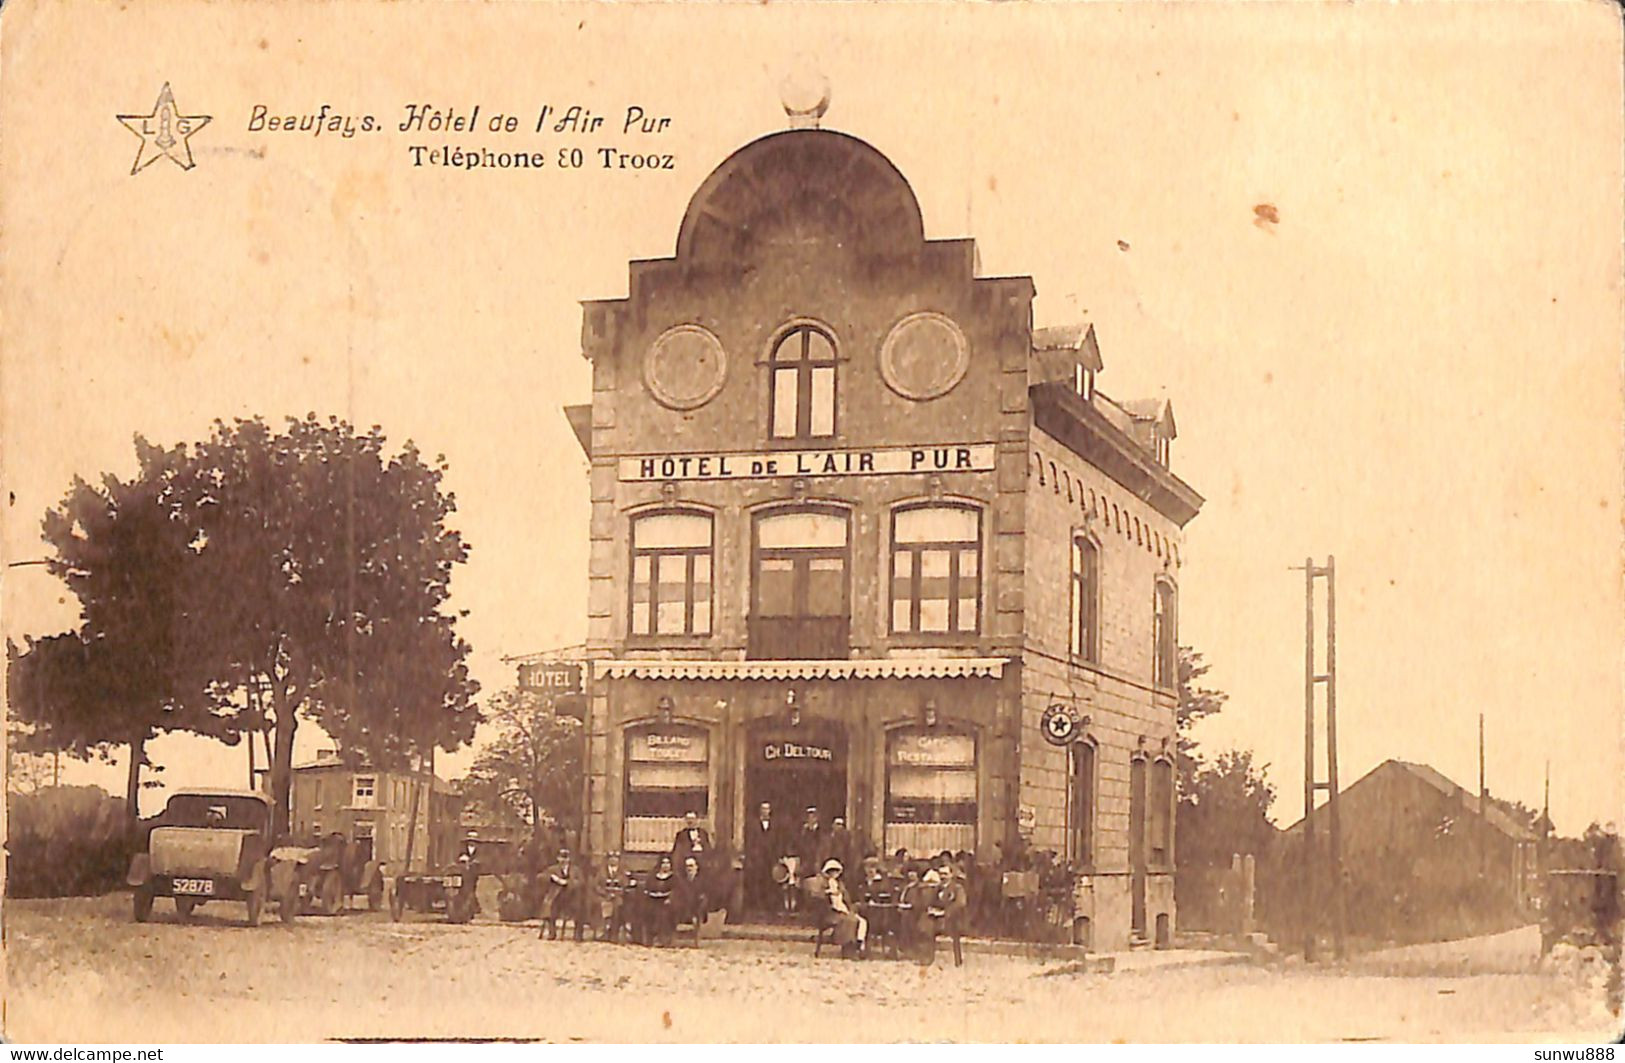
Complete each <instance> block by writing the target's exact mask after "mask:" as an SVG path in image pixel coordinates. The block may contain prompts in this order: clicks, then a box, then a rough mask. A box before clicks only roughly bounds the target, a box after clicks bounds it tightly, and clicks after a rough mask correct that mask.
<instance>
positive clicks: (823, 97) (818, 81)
mask: <svg viewBox="0 0 1625 1063" xmlns="http://www.w3.org/2000/svg"><path fill="white" fill-rule="evenodd" d="M779 103H780V104H782V105H783V107H784V113H785V114H787V115H789V116H790V128H792V129H817V128H818V121H819V119H821V118H823V117H824V112H825V111H827V110H829V78H827V77H825V76H824V75H823V74H820V73H818V72H817V71H815V70H810V69H807V68H801V69H797V70H792V71H791V72H790V73H788V74H786V75H784V78H783V80H781V81H780V82H779Z"/></svg>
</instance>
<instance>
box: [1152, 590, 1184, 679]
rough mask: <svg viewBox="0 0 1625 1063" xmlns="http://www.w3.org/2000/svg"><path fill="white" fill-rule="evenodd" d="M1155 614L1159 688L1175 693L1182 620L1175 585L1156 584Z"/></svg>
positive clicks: (1153, 605) (1153, 622) (1154, 635)
mask: <svg viewBox="0 0 1625 1063" xmlns="http://www.w3.org/2000/svg"><path fill="white" fill-rule="evenodd" d="M1152 612H1153V617H1152V628H1153V644H1154V647H1155V652H1156V673H1155V680H1156V685H1157V686H1158V687H1160V688H1162V689H1163V690H1172V689H1173V688H1174V687H1176V686H1178V684H1179V649H1178V641H1177V640H1178V637H1179V635H1178V628H1179V617H1178V604H1177V601H1176V599H1175V595H1174V585H1173V584H1172V583H1169V582H1168V581H1167V580H1161V579H1159V580H1158V581H1157V589H1156V594H1155V595H1154V598H1153V603H1152Z"/></svg>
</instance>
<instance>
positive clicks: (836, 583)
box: [756, 509, 847, 616]
mask: <svg viewBox="0 0 1625 1063" xmlns="http://www.w3.org/2000/svg"><path fill="white" fill-rule="evenodd" d="M846 534H847V530H846V514H844V513H839V512H834V511H830V510H819V509H798V510H792V511H790V512H778V513H770V514H767V515H765V516H762V517H759V518H757V521H756V615H757V616H845V615H846Z"/></svg>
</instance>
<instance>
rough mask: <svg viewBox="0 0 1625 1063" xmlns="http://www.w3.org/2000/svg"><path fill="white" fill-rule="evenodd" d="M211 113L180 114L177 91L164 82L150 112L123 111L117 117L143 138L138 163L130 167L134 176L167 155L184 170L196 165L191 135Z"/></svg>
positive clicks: (125, 126)
mask: <svg viewBox="0 0 1625 1063" xmlns="http://www.w3.org/2000/svg"><path fill="white" fill-rule="evenodd" d="M212 117H213V116H212V115H207V114H181V113H180V108H178V107H176V106H175V94H174V93H172V92H170V91H169V83H168V82H167V81H166V82H164V87H163V90H162V91H160V92H159V93H158V101H157V102H156V103H154V104H153V105H152V113H151V114H121V115H119V116H118V120H119V121H120V122H121V123H123V125H124V128H125V129H128V130H129V131H130V132H132V133H134V134H135V135H136V136H138V137H140V138H141V150H140V151H138V152H136V156H135V165H134V166H131V167H130V175H131V176H134V175H136V174H138V173H140V172H141V171H142V170H145V169H146V168H147V167H148V166H151V165H152V164H153V163H155V162H157V161H158V160H159V159H168V160H169V161H170V162H172V163H174V164H175V165H176V166H179V167H180V168H181V169H183V170H190V169H191V168H192V167H193V166H195V165H197V164H196V163H194V162H193V161H192V147H191V145H190V144H189V143H187V140H188V138H190V137H191V135H192V134H193V133H196V132H197V131H198V130H199V129H202V128H203V127H204V126H206V125H208V124H209V119H210V118H212Z"/></svg>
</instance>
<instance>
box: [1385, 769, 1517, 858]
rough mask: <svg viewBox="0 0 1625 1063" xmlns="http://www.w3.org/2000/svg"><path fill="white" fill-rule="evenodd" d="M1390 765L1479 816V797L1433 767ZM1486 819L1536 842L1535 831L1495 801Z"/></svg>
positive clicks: (1501, 828) (1512, 835)
mask: <svg viewBox="0 0 1625 1063" xmlns="http://www.w3.org/2000/svg"><path fill="white" fill-rule="evenodd" d="M1388 763H1389V764H1396V765H1398V766H1399V767H1401V768H1403V769H1405V770H1406V771H1408V772H1410V773H1411V774H1412V775H1415V776H1416V777H1417V778H1418V779H1421V780H1422V781H1423V782H1425V783H1427V784H1428V785H1429V786H1431V787H1433V788H1434V789H1435V790H1438V791H1439V792H1440V793H1442V794H1444V795H1445V796H1446V797H1457V798H1459V799H1460V800H1461V802H1462V803H1463V804H1465V805H1466V806H1467V807H1468V808H1469V809H1471V810H1472V812H1473V814H1474V815H1477V814H1478V811H1479V808H1478V795H1477V794H1475V793H1473V792H1472V791H1470V790H1468V789H1467V788H1466V787H1465V786H1458V785H1457V784H1456V783H1455V782H1453V781H1452V780H1450V779H1449V778H1446V777H1445V776H1444V775H1443V774H1442V773H1441V772H1440V771H1439V770H1438V769H1437V768H1434V767H1431V766H1429V765H1427V764H1414V763H1412V762H1411V761H1408V760H1390V761H1388ZM1484 819H1485V821H1486V822H1487V823H1489V824H1490V825H1491V826H1493V827H1495V828H1496V829H1498V830H1499V831H1501V833H1503V834H1506V835H1509V836H1511V837H1513V838H1517V839H1518V840H1520V841H1529V842H1532V841H1534V840H1535V837H1536V836H1535V832H1534V831H1532V830H1530V829H1529V828H1528V827H1527V826H1525V825H1524V824H1522V823H1519V822H1518V821H1517V820H1515V819H1513V818H1512V817H1511V816H1509V815H1507V813H1506V812H1505V811H1504V810H1503V809H1502V808H1500V807H1499V806H1498V805H1496V804H1495V803H1494V802H1493V801H1491V803H1490V804H1489V805H1488V806H1487V807H1486V808H1485V811H1484Z"/></svg>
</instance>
